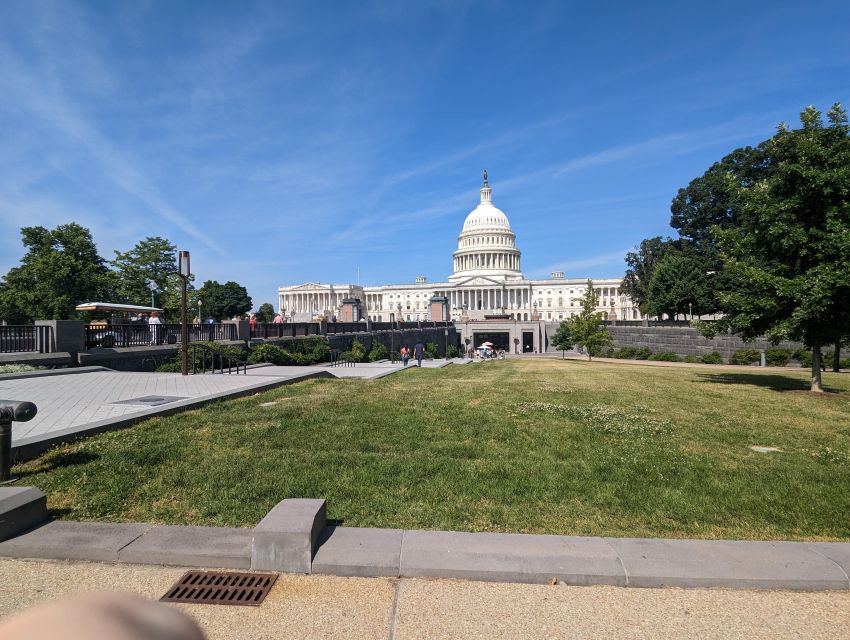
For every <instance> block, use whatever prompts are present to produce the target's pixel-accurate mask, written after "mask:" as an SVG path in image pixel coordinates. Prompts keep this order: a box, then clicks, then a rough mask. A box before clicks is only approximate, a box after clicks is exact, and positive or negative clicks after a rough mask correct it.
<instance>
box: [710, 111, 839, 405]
mask: <svg viewBox="0 0 850 640" xmlns="http://www.w3.org/2000/svg"><path fill="white" fill-rule="evenodd" d="M828 119H829V125H828V126H824V125H823V120H822V116H821V113H820V112H819V111H818V110H817V109H815V108H814V107H808V108H806V109H805V110H804V111H803V112H802V113H801V114H800V121H801V123H802V127H801V128H800V129H796V130H789V129H788V128H787V127H786V126H784V125H781V126H780V127H779V130H778V132H777V133H776V134H775V135H774V136H773V137H772V138H770V139H768V140H766V141H764V142H762V143H761V144H760V145H758V148H757V150H756V152H755V153H753V154H750V155H749V156H748V157H750V158H751V159H754V160H753V161H754V162H756V163H757V165H758V166H757V167H755V168H754V171H753V175H755V176H756V177H755V179H753V180H752V181H750V182H747V181H743V182H740V183H739V184H738V186H737V188H736V190H735V192H734V194H733V197H731V198H730V203H731V204H730V206H731V207H732V208H733V209H734V210H733V212H732V214H731V216H730V219H731V223H730V224H727V225H718V224H714V225H712V226H711V227H710V229H709V230H708V233H710V234H711V236H712V237H713V238H714V241H715V242H716V244H717V247H718V249H719V252H720V254H721V256H722V258H723V261H724V272H725V274H726V276H727V278H728V279H727V281H726V282H725V283H724V284H723V286H722V288H721V289H720V290H719V291H718V301H719V304H720V310H721V311H722V313H723V314H724V316H723V318H722V320H721V321H720V322H718V323H717V326H716V327H714V329H715V330H723V329H728V330H730V331H732V332H734V333H737V334H739V335H741V336H742V337H744V338H745V339H751V338H755V337H756V336H759V335H767V336H769V337H770V338H772V339H773V340H775V341H776V340H780V339H783V338H787V339H792V340H801V341H802V342H803V343H804V344H805V345H806V346H807V347H809V348H810V349H811V350H812V383H811V389H812V391H815V392H819V391H822V387H821V375H820V365H821V346H823V345H825V344H829V343H833V342H836V341H838V338H839V337H840V336H847V335H850V278H848V275H847V274H848V273H850V128H849V127H848V124H847V114H846V112H845V111H844V109H843V108H842V107H841V105H839V104H835V105H833V107H832V108H831V109H830V111H829V113H828ZM700 224H704V222H701V223H700Z"/></svg>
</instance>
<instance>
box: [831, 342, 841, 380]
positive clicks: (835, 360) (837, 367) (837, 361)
mask: <svg viewBox="0 0 850 640" xmlns="http://www.w3.org/2000/svg"><path fill="white" fill-rule="evenodd" d="M832 370H833V371H835V373H838V372H839V371H841V343H840V342H836V343H835V353H833V354H832Z"/></svg>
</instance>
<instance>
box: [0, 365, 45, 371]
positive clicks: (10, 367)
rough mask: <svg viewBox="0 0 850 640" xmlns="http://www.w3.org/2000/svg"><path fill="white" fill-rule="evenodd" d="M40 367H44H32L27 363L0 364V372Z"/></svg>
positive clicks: (34, 369) (35, 369)
mask: <svg viewBox="0 0 850 640" xmlns="http://www.w3.org/2000/svg"><path fill="white" fill-rule="evenodd" d="M40 369H44V367H33V366H32V365H28V364H0V373H26V372H28V371H38V370H40Z"/></svg>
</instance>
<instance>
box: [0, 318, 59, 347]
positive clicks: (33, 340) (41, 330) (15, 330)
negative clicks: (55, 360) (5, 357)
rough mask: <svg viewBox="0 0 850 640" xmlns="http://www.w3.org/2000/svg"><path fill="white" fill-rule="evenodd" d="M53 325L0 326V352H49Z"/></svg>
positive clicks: (51, 344) (51, 345) (51, 343)
mask: <svg viewBox="0 0 850 640" xmlns="http://www.w3.org/2000/svg"><path fill="white" fill-rule="evenodd" d="M51 351H53V327H37V326H35V325H32V324H24V325H2V326H0V353H50V352H51Z"/></svg>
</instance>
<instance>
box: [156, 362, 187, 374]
mask: <svg viewBox="0 0 850 640" xmlns="http://www.w3.org/2000/svg"><path fill="white" fill-rule="evenodd" d="M181 370H182V368H181V366H180V363H179V362H163V363H162V364H161V365H158V366H157V367H156V369H154V371H155V372H156V373H180V371H181Z"/></svg>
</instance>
